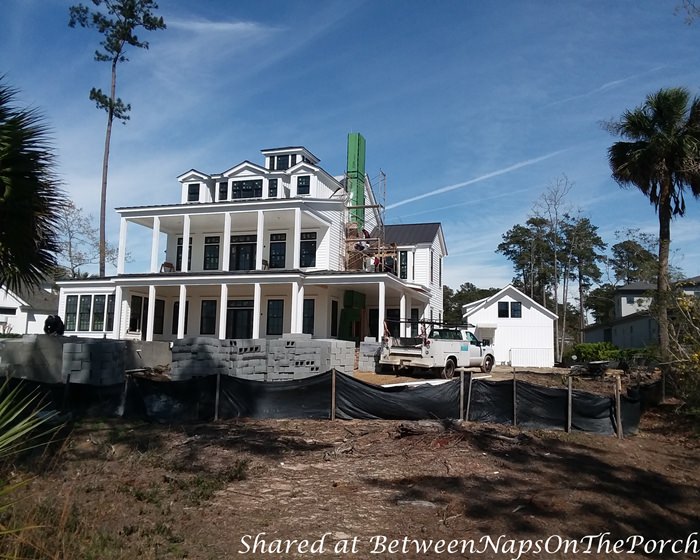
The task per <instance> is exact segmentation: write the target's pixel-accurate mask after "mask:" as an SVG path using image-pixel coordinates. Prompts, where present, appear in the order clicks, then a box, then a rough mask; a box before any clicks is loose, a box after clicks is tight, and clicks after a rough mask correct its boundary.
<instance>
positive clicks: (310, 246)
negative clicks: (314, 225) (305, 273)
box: [299, 231, 316, 267]
mask: <svg viewBox="0 0 700 560" xmlns="http://www.w3.org/2000/svg"><path fill="white" fill-rule="evenodd" d="M299 266H301V267H308V266H316V232H315V231H306V232H302V233H301V244H300V245H299Z"/></svg>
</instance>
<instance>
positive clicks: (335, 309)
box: [331, 299, 338, 336]
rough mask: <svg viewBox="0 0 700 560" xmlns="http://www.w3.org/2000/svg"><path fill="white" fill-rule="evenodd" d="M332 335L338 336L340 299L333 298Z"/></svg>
mask: <svg viewBox="0 0 700 560" xmlns="http://www.w3.org/2000/svg"><path fill="white" fill-rule="evenodd" d="M331 336H338V300H336V299H332V300H331Z"/></svg>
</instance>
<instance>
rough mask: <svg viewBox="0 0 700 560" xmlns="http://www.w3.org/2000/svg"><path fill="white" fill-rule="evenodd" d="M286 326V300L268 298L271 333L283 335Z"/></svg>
mask: <svg viewBox="0 0 700 560" xmlns="http://www.w3.org/2000/svg"><path fill="white" fill-rule="evenodd" d="M283 326H284V300H283V299H268V300H267V329H266V333H267V334H270V335H281V334H282V329H283Z"/></svg>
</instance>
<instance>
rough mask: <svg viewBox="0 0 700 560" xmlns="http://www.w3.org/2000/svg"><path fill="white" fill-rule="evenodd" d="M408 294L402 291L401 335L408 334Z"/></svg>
mask: <svg viewBox="0 0 700 560" xmlns="http://www.w3.org/2000/svg"><path fill="white" fill-rule="evenodd" d="M406 301H407V298H406V294H405V293H401V303H400V305H399V321H400V322H399V336H403V337H405V336H406V325H407V323H406V319H407V315H408V313H407V312H406Z"/></svg>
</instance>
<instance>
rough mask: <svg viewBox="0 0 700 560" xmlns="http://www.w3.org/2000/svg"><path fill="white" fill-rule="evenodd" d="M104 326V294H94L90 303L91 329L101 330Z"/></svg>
mask: <svg viewBox="0 0 700 560" xmlns="http://www.w3.org/2000/svg"><path fill="white" fill-rule="evenodd" d="M104 326H105V296H103V295H99V296H95V299H94V301H93V305H92V330H93V331H101V330H104Z"/></svg>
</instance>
